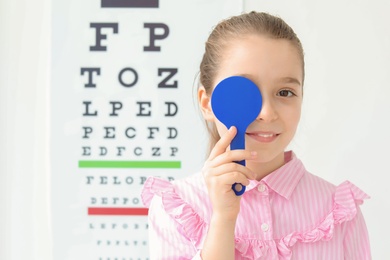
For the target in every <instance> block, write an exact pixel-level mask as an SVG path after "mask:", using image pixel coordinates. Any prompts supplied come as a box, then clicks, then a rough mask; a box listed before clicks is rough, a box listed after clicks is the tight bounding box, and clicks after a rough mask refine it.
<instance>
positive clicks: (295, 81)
mask: <svg viewBox="0 0 390 260" xmlns="http://www.w3.org/2000/svg"><path fill="white" fill-rule="evenodd" d="M280 82H282V83H292V84H297V85H299V86H301V85H302V84H301V82H300V81H299V80H298V79H296V78H293V77H284V78H281V79H280Z"/></svg>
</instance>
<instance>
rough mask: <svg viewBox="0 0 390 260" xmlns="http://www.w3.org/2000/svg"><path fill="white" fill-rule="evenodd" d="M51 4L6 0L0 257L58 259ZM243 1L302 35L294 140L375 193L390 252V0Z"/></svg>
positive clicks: (369, 210) (376, 254) (372, 228)
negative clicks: (51, 140)
mask: <svg viewBox="0 0 390 260" xmlns="http://www.w3.org/2000/svg"><path fill="white" fill-rule="evenodd" d="M50 5H51V3H50V1H49V0H36V1H25V0H24V1H17V2H16V1H9V0H0V259H7V260H8V259H11V260H19V259H34V260H38V259H39V260H48V259H51V253H52V252H51V245H52V241H51V235H50V232H51V230H50V208H49V205H50V196H49V195H50V194H49V183H50V173H49V160H48V157H49V153H50V151H49V144H48V136H49V134H50V133H49V123H50V122H48V118H49V110H48V104H49V103H48V97H49V77H48V76H49V65H50V45H49V42H50V35H49V34H48V32H50V10H51V6H50ZM244 8H245V10H247V11H249V10H252V9H255V10H258V11H260V10H261V11H266V12H269V13H272V14H276V15H280V16H281V17H282V18H283V19H285V20H286V21H287V22H288V23H289V24H290V25H291V26H292V27H293V28H294V29H295V30H296V32H297V33H298V35H299V37H300V38H301V40H302V42H303V45H304V48H305V53H306V75H307V76H306V82H305V97H304V99H305V100H304V110H303V117H302V121H301V125H300V129H299V132H298V134H297V137H296V139H295V140H294V142H293V143H292V148H293V149H294V150H295V151H296V153H297V154H298V156H299V157H300V158H301V159H302V160H303V161H304V163H305V165H306V167H307V168H308V169H309V170H310V171H311V172H313V173H315V174H317V175H319V176H321V177H323V178H325V179H327V180H329V181H331V182H333V183H335V184H338V183H340V182H342V181H343V180H345V179H348V180H350V181H352V182H353V183H355V184H356V185H357V186H359V187H360V188H362V189H363V190H364V191H365V192H367V193H368V194H369V195H370V196H371V197H372V198H371V199H370V200H368V201H366V202H365V204H363V206H362V210H363V214H364V216H365V218H366V222H367V225H368V229H369V232H370V238H371V246H372V252H373V259H390V249H389V245H390V239H389V238H388V235H387V234H389V233H390V224H389V219H390V203H389V202H388V198H389V195H388V194H387V193H386V191H388V190H389V183H390V177H389V174H390V170H389V167H388V164H387V161H388V159H387V157H388V155H389V152H388V148H389V146H390V137H389V133H390V119H389V113H390V102H389V97H390V83H389V80H388V78H387V77H388V75H390V26H389V24H390V17H389V16H388V13H389V12H390V2H388V1H385V0H383V1H380V0H376V1H336V0H328V1H312V0H300V1H294V2H293V1H287V0H286V1H282V0H275V1H265V0H246V1H244ZM200 19H201V14H200ZM194 22H196V21H194ZM210 26H212V25H210ZM189 84H192V82H190V83H189Z"/></svg>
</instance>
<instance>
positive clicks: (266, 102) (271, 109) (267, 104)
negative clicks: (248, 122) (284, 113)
mask: <svg viewBox="0 0 390 260" xmlns="http://www.w3.org/2000/svg"><path fill="white" fill-rule="evenodd" d="M277 118H278V114H277V111H276V109H275V104H273V103H272V101H271V100H270V99H268V98H264V97H263V106H262V107H261V111H260V114H259V115H258V116H257V118H256V120H261V121H264V122H272V121H274V120H276V119H277Z"/></svg>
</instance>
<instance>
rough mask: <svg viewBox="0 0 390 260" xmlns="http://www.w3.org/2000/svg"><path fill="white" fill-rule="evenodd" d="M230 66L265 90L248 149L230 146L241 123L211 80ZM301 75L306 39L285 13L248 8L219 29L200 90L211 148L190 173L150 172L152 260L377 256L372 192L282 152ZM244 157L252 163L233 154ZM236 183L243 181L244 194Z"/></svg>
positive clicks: (297, 106) (294, 118)
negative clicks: (367, 207)
mask: <svg viewBox="0 0 390 260" xmlns="http://www.w3.org/2000/svg"><path fill="white" fill-rule="evenodd" d="M234 75H240V76H244V77H247V78H249V79H251V80H252V81H253V82H254V83H256V85H257V86H258V87H259V88H260V91H261V93H262V96H263V106H262V110H261V112H260V114H259V115H258V117H257V119H256V120H255V121H254V122H253V123H252V124H251V125H249V127H248V129H247V132H246V137H245V143H246V145H245V146H246V149H245V150H229V145H230V142H231V141H232V139H233V138H234V136H235V134H236V131H237V130H236V129H235V128H234V127H232V128H230V129H226V128H225V127H224V125H223V124H222V123H221V122H219V121H218V120H217V119H216V117H215V115H214V114H213V111H212V108H211V105H210V99H211V95H212V92H213V89H214V87H215V86H216V85H217V84H218V82H220V81H221V80H223V79H225V78H227V77H229V76H234ZM304 76H305V73H304V58H303V49H302V45H301V42H300V40H299V39H298V38H297V36H296V34H295V33H294V31H293V30H292V29H291V28H290V27H289V26H288V25H287V24H286V23H285V22H284V21H283V20H281V19H280V18H277V17H274V16H271V15H269V14H266V13H257V12H251V13H248V14H242V15H239V16H235V17H232V18H230V19H228V20H224V21H222V22H221V23H219V24H218V25H217V26H216V27H215V28H214V30H213V32H212V33H211V35H210V36H209V38H208V40H207V42H206V48H205V53H204V56H203V60H202V62H201V65H200V87H199V89H198V99H199V105H200V108H201V110H202V114H203V117H204V119H205V120H206V122H207V123H208V129H209V132H210V153H209V157H208V159H207V160H206V162H205V163H204V167H203V169H202V171H201V172H199V173H197V174H195V175H192V176H190V177H188V178H186V179H183V180H177V181H173V182H168V181H165V180H161V179H157V178H149V179H148V180H147V181H146V183H145V186H144V190H143V192H142V198H143V201H144V204H145V205H146V206H148V207H149V223H150V225H149V235H150V236H149V243H150V254H151V258H152V259H204V260H207V259H213V260H216V259H218V260H219V259H223V260H226V259H298V260H305V259H307V260H313V259H321V260H324V259H329V260H335V259H351V260H360V259H370V258H371V256H370V247H369V241H368V234H367V229H366V226H365V222H364V219H363V216H362V214H361V211H360V209H359V207H358V205H359V204H361V203H362V201H363V200H364V199H366V198H368V196H367V195H366V194H365V193H364V192H362V191H361V190H360V189H358V188H357V187H356V186H354V185H353V184H351V183H349V182H344V183H342V184H341V185H339V186H334V185H332V184H330V183H328V182H327V181H325V180H323V179H321V178H319V177H317V176H315V175H312V174H311V173H309V172H307V171H306V170H305V168H304V166H303V164H302V162H301V161H300V160H299V159H298V158H297V157H296V156H295V154H294V153H293V152H292V151H285V149H286V147H287V145H288V144H289V143H290V141H291V140H292V138H293V137H294V134H295V131H296V129H297V125H298V122H299V119H300V114H301V104H302V97H303V82H304ZM241 160H246V166H242V165H239V164H237V163H235V161H241ZM233 183H242V184H243V185H245V186H246V191H245V193H244V194H243V195H242V196H236V195H235V193H234V192H233V190H232V184H233Z"/></svg>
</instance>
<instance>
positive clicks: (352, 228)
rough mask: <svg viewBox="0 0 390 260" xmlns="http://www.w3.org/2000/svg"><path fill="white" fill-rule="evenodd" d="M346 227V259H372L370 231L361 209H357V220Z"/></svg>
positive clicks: (353, 220) (348, 223) (349, 222)
mask: <svg viewBox="0 0 390 260" xmlns="http://www.w3.org/2000/svg"><path fill="white" fill-rule="evenodd" d="M345 225H346V231H345V237H344V259H346V260H347V259H348V260H352V259H356V260H369V259H372V258H371V250H370V242H369V237H368V231H367V227H366V223H365V221H364V218H363V214H362V212H361V210H360V207H357V212H356V216H355V218H353V219H352V220H351V221H348V222H346V223H345Z"/></svg>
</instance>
